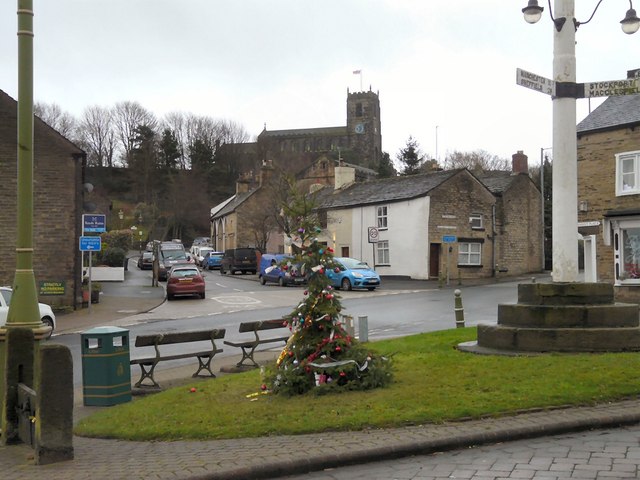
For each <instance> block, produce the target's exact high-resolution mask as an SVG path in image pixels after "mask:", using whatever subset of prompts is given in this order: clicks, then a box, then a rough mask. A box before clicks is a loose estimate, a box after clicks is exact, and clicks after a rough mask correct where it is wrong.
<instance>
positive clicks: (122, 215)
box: [118, 209, 124, 228]
mask: <svg viewBox="0 0 640 480" xmlns="http://www.w3.org/2000/svg"><path fill="white" fill-rule="evenodd" d="M118 218H119V219H120V228H122V220H124V212H123V211H122V209H120V211H119V212H118Z"/></svg>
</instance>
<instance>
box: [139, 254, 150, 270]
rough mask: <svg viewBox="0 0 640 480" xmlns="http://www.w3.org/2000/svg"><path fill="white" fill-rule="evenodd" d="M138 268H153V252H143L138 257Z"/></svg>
mask: <svg viewBox="0 0 640 480" xmlns="http://www.w3.org/2000/svg"><path fill="white" fill-rule="evenodd" d="M138 268H139V269H140V270H151V269H152V268H153V252H142V255H140V256H139V257H138Z"/></svg>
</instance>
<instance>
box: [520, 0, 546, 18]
mask: <svg viewBox="0 0 640 480" xmlns="http://www.w3.org/2000/svg"><path fill="white" fill-rule="evenodd" d="M543 11H544V8H543V7H541V6H539V5H538V0H529V4H528V5H527V6H526V7H524V8H523V9H522V13H523V15H524V21H525V22H527V23H537V22H538V21H539V20H540V18H541V17H542V12H543Z"/></svg>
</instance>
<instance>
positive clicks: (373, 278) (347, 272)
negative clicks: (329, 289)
mask: <svg viewBox="0 0 640 480" xmlns="http://www.w3.org/2000/svg"><path fill="white" fill-rule="evenodd" d="M334 260H335V261H336V263H337V264H338V265H339V268H338V270H339V271H337V272H336V271H335V270H327V272H326V275H327V277H329V280H330V281H331V285H333V287H334V288H341V289H342V290H352V289H354V288H366V289H367V290H375V289H376V287H379V286H380V275H378V273H377V272H376V271H375V270H374V269H373V268H371V267H370V266H369V265H367V264H366V263H365V262H362V261H360V260H356V259H355V258H349V257H335V258H334Z"/></svg>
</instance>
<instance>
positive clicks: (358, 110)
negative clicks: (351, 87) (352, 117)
mask: <svg viewBox="0 0 640 480" xmlns="http://www.w3.org/2000/svg"><path fill="white" fill-rule="evenodd" d="M361 116H362V104H361V103H356V117H361Z"/></svg>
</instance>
